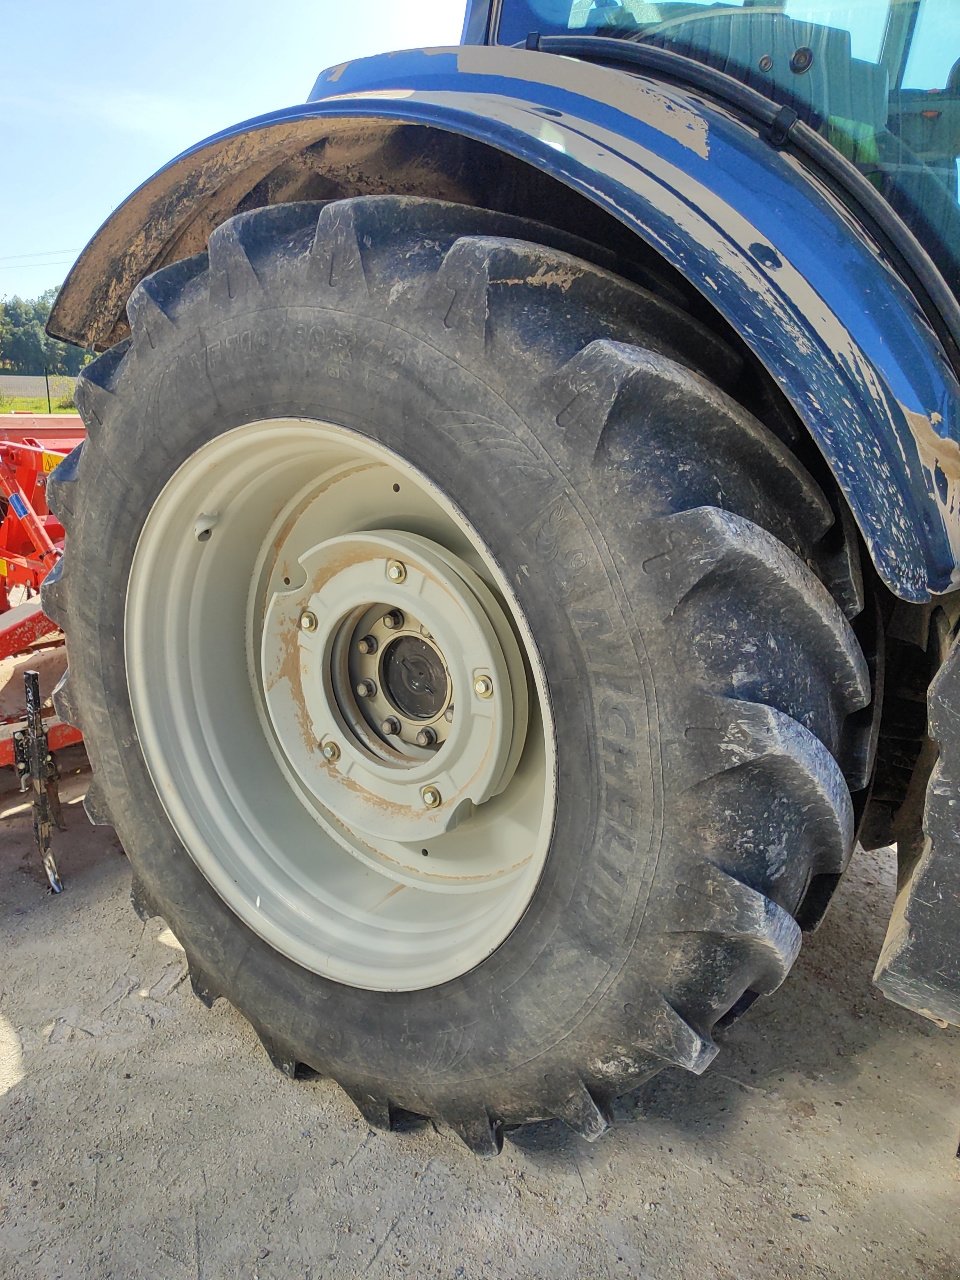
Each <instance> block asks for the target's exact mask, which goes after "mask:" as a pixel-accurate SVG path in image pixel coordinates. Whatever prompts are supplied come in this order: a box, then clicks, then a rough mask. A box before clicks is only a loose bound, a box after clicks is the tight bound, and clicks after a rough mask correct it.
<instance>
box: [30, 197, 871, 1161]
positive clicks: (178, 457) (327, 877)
mask: <svg viewBox="0 0 960 1280" xmlns="http://www.w3.org/2000/svg"><path fill="white" fill-rule="evenodd" d="M587 259H592V260H593V261H588V260H587ZM597 261H602V257H601V255H600V251H599V250H597V249H595V248H592V247H591V246H589V245H587V244H585V243H583V244H581V243H580V242H579V241H576V240H574V239H572V238H570V237H567V236H563V235H560V234H558V233H556V232H553V231H551V230H549V229H548V228H545V227H541V226H538V225H536V224H533V223H530V222H525V221H521V220H518V219H515V218H509V217H505V216H502V215H499V214H493V213H488V212H485V211H483V210H477V209H471V208H467V207H463V206H456V205H449V204H442V203H438V202H434V201H425V200H414V199H404V198H394V197H376V198H364V199H355V200H346V201H342V202H337V203H331V204H327V205H321V204H312V203H300V204H290V205H282V206H278V207H274V208H267V209H259V210H256V211H253V212H250V213H244V214H241V215H239V216H237V217H235V218H232V219H231V220H230V221H229V222H227V223H225V224H224V225H222V226H221V227H219V228H218V229H217V230H216V231H215V232H214V233H213V235H212V236H211V238H210V242H209V248H208V252H207V253H204V254H199V255H197V256H196V257H193V258H189V259H187V260H186V261H182V262H178V263H176V264H175V265H173V266H170V267H165V268H163V269H162V270H160V271H158V272H156V273H155V274H154V275H153V276H151V277H150V278H149V279H147V280H145V281H144V282H143V283H142V284H140V285H139V286H138V287H137V289H136V290H135V292H134V294H133V296H132V297H131V298H130V301H129V304H128V308H127V314H128V316H129V320H130V326H131V332H132V336H131V338H130V339H129V340H127V341H124V342H121V343H120V344H119V345H118V346H117V347H115V348H113V349H112V350H110V351H108V352H107V353H106V354H105V355H103V356H101V357H100V359H99V360H97V361H96V362H95V363H94V364H92V365H91V366H89V367H88V368H87V369H86V370H85V372H84V374H83V375H82V377H81V379H80V384H79V387H78V403H79V406H80V410H81V413H82V415H83V419H84V422H85V424H86V426H87V430H88V439H87V441H86V443H85V444H84V445H83V447H82V450H77V451H76V452H75V453H74V454H72V455H71V456H70V457H69V458H68V459H67V460H66V461H65V462H64V463H63V464H62V465H61V466H60V467H59V468H58V470H57V471H56V472H55V474H54V476H53V479H52V483H51V486H50V498H51V502H52V504H53V506H54V507H55V509H56V511H57V512H58V514H59V515H60V517H61V519H62V520H63V522H64V524H65V526H66V529H67V552H66V557H65V560H64V562H63V571H62V573H59V574H57V575H56V576H55V577H54V578H52V579H51V580H50V581H49V582H48V585H47V586H46V588H45V591H44V606H45V608H46V609H47V611H48V612H49V613H50V614H51V615H52V616H53V617H54V618H56V619H57V620H58V621H59V622H60V623H62V625H63V626H64V628H65V630H66V633H67V636H68V644H69V658H70V669H69V674H68V678H67V680H66V682H65V683H64V686H63V687H62V689H61V691H60V693H59V705H60V708H61V714H63V715H65V716H66V718H67V719H69V720H71V721H72V722H74V723H77V724H79V725H80V726H81V727H82V729H83V733H84V736H85V739H86V743H87V747H88V750H89V754H90V758H91V761H92V764H93V768H94V782H93V785H92V788H91V792H90V796H89V798H88V811H89V812H90V814H91V816H92V817H93V819H94V820H95V821H104V822H109V823H111V824H112V825H113V826H115V827H116V829H117V831H118V833H119V836H120V838H121V840H122V843H123V846H124V848H125V849H126V851H127V853H128V855H129V858H130V861H131V863H132V864H133V871H134V896H135V901H136V903H137V904H138V905H139V907H140V909H141V911H149V912H151V913H156V914H162V915H163V916H164V917H165V918H166V920H167V921H168V922H169V924H170V927H171V928H172V929H173V931H174V933H175V934H176V935H177V937H178V938H179V939H180V941H181V943H182V944H183V946H184V948H185V951H186V954H187V958H188V961H189V965H190V972H191V976H192V981H193V986H194V989H195V990H196V992H197V994H198V995H200V996H201V998H202V999H204V1000H205V1001H207V1002H209V1001H211V1000H213V999H215V998H216V997H220V996H222V997H225V998H226V999H228V1000H229V1001H230V1002H231V1003H232V1004H234V1005H235V1006H236V1008H237V1009H239V1010H240V1011H241V1012H242V1013H243V1014H245V1015H246V1017H247V1018H249V1019H250V1021H251V1022H252V1024H253V1025H254V1027H255V1028H256V1029H257V1031H258V1032H259V1034H260V1036H261V1038H262V1040H263V1042H264V1044H265V1046H266V1048H267V1050H268V1052H269V1054H270V1056H271V1057H272V1059H273V1061H274V1062H275V1063H276V1064H277V1065H278V1066H279V1067H281V1068H282V1069H283V1070H284V1071H286V1072H288V1073H289V1074H291V1075H295V1074H304V1073H306V1072H319V1073H321V1074H322V1075H324V1076H329V1077H332V1078H334V1079H335V1080H337V1081H339V1082H340V1084H341V1085H342V1086H343V1088H344V1089H345V1090H346V1091H347V1093H348V1094H349V1095H350V1097H351V1098H352V1099H353V1100H354V1101H355V1103H356V1104H357V1106H358V1107H359V1108H360V1110H361V1111H362V1113H363V1114H364V1116H366V1117H367V1118H368V1120H369V1121H370V1122H371V1123H372V1124H375V1125H380V1126H384V1127H389V1126H390V1125H391V1123H395V1122H396V1121H397V1119H398V1117H400V1116H403V1115H405V1114H408V1113H415V1114H418V1115H422V1116H429V1117H433V1118H435V1119H437V1120H439V1121H441V1122H445V1123H447V1124H449V1125H450V1126H452V1128H453V1129H454V1130H456V1131H457V1132H458V1133H459V1134H460V1135H461V1136H462V1137H463V1138H464V1140H465V1141H466V1142H467V1143H468V1144H469V1145H470V1146H471V1147H472V1148H473V1149H474V1150H476V1151H478V1152H480V1153H494V1152H496V1151H498V1150H499V1148H500V1145H501V1143H502V1135H503V1131H504V1129H505V1128H509V1127H511V1126H514V1125H517V1124H521V1123H523V1122H525V1121H529V1120H535V1119H538V1118H543V1117H560V1118H562V1119H563V1120H565V1121H566V1122H567V1123H568V1124H569V1125H571V1126H572V1127H573V1128H574V1129H576V1130H577V1131H578V1132H579V1133H581V1134H583V1135H584V1136H585V1137H588V1138H594V1137H596V1136H598V1135H599V1134H600V1133H601V1132H602V1131H603V1130H604V1128H605V1127H606V1125H607V1123H608V1117H609V1107H610V1103H611V1101H612V1099H613V1098H614V1097H615V1096H616V1095H617V1094H620V1093H622V1092H624V1091H626V1090H628V1089H630V1088H632V1087H634V1086H636V1085H637V1084H639V1083H640V1082H642V1081H644V1080H645V1079H647V1078H648V1077H649V1076H651V1075H652V1074H654V1073H655V1072H656V1071H657V1070H659V1069H660V1068H662V1067H664V1066H666V1065H668V1064H672V1065H677V1066H681V1067H685V1068H687V1069H688V1070H690V1071H693V1072H698V1073H699V1072H701V1071H703V1070H704V1068H705V1067H706V1066H707V1065H708V1063H709V1062H710V1061H711V1059H712V1058H713V1057H714V1055H715V1053H716V1051H717V1046H716V1044H715V1043H714V1040H713V1038H712V1032H713V1030H714V1028H715V1027H716V1026H717V1024H718V1023H721V1022H722V1021H724V1020H727V1019H729V1018H730V1017H732V1016H735V1015H736V1014H737V1013H738V1012H739V1011H741V1010H742V1009H743V1008H744V1007H745V1006H746V1005H747V1004H748V1003H749V1002H750V1001H751V1000H752V999H753V998H754V997H755V996H756V995H762V994H767V993H769V992H772V991H773V990H774V989H775V988H776V987H778V986H779V985H780V983H781V982H782V981H783V979H784V978H785V977H786V975H787V972H788V971H789V969H790V966H791V965H792V963H793V961H794V958H795V956H796V954H797V950H798V947H799V945H800V927H799V925H798V920H800V921H802V920H803V916H804V914H807V915H814V914H817V913H818V912H819V910H820V907H821V905H822V900H823V899H824V897H825V893H824V886H826V887H827V888H829V887H830V886H832V885H833V884H835V883H836V880H837V878H838V876H839V875H840V873H841V872H842V870H843V868H844V866H845V864H846V862H847V859H848V857H849V854H850V850H851V844H852V840H853V811H854V810H853V804H852V801H851V792H857V791H862V789H863V788H864V786H865V785H866V782H867V776H866V774H867V772H868V763H869V761H868V754H869V753H868V751H867V750H866V749H865V747H864V733H865V732H866V730H865V727H864V726H865V725H866V723H867V721H868V719H869V716H867V715H865V714H864V712H863V709H864V708H865V707H867V705H868V704H869V703H870V701H871V697H872V692H871V679H870V673H869V670H868V664H867V662H866V660H865V657H864V653H863V652H862V651H861V647H860V645H859V643H858V640H857V636H856V634H855V629H854V625H853V624H852V623H851V620H850V618H851V617H852V616H853V615H855V614H856V613H857V612H858V611H859V610H860V608H861V607H862V591H861V589H860V585H859V584H858V582H857V575H856V572H855V556H856V547H855V545H853V544H852V543H850V544H849V545H846V547H845V548H844V547H840V546H839V542H838V532H837V530H838V528H839V525H838V524H837V522H836V520H835V515H834V511H833V510H832V509H831V503H830V501H828V498H827V497H826V496H825V494H824V491H823V489H822V488H821V487H820V486H818V484H817V483H816V482H815V481H814V479H813V478H812V476H811V475H810V474H809V472H808V471H807V470H806V469H805V468H804V467H803V466H802V465H801V464H800V462H799V461H798V460H797V458H796V457H795V456H794V454H793V453H791V452H790V451H789V449H788V448H787V447H786V445H785V444H784V443H782V442H781V440H780V439H779V438H778V436H777V435H775V434H774V433H773V431H771V430H770V429H768V428H767V427H766V426H764V425H763V424H762V423H761V422H760V421H759V420H758V419H757V418H755V417H754V416H752V415H751V413H750V412H748V411H747V410H746V409H745V408H744V407H742V404H741V403H739V402H738V400H737V399H736V398H735V394H734V393H735V392H736V389H737V387H738V385H740V384H741V383H742V382H744V378H745V375H744V370H743V367H742V363H741V358H740V357H739V356H738V355H737V354H735V353H734V351H733V350H732V349H731V347H730V346H728V345H727V344H726V342H725V341H724V340H722V339H721V338H720V337H718V336H717V335H716V334H715V333H713V332H712V331H710V330H709V329H707V328H706V327H704V326H703V325H701V324H700V323H698V322H697V321H695V320H693V319H692V318H691V317H690V316H689V315H687V314H685V313H684V312H682V311H681V310H679V309H677V307H676V306H674V305H673V304H672V303H668V302H666V301H663V300H662V298H660V297H658V296H655V295H654V293H653V292H651V291H648V290H645V289H644V288H641V287H639V286H638V285H636V284H632V283H629V282H627V281H626V280H624V279H622V278H620V277H618V276H617V275H615V274H612V273H611V272H610V271H609V270H607V269H605V267H604V266H602V265H596V263H597ZM840 541H842V537H841V538H840ZM848 542H849V540H848ZM838 566H840V567H839V568H838ZM811 904H812V905H811Z"/></svg>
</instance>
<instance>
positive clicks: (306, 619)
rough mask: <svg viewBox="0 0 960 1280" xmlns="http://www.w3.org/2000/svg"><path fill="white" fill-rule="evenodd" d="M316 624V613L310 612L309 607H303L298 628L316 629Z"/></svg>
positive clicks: (303, 629)
mask: <svg viewBox="0 0 960 1280" xmlns="http://www.w3.org/2000/svg"><path fill="white" fill-rule="evenodd" d="M317 626H318V623H317V615H316V614H315V613H311V612H310V610H309V609H304V611H303V613H301V615H300V630H301V631H316V629H317Z"/></svg>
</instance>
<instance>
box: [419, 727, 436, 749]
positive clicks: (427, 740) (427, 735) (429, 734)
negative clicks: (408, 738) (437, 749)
mask: <svg viewBox="0 0 960 1280" xmlns="http://www.w3.org/2000/svg"><path fill="white" fill-rule="evenodd" d="M436 740H437V735H436V732H435V731H434V730H433V729H430V728H426V729H421V730H420V732H419V733H418V734H417V738H416V742H417V746H418V747H432V746H433V744H434V743H435V742H436Z"/></svg>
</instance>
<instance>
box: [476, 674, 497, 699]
mask: <svg viewBox="0 0 960 1280" xmlns="http://www.w3.org/2000/svg"><path fill="white" fill-rule="evenodd" d="M473 692H474V693H475V694H476V695H477V697H478V698H492V697H493V681H492V680H491V679H490V677H489V676H477V678H476V680H474V682H473Z"/></svg>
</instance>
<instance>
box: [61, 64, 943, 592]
mask: <svg viewBox="0 0 960 1280" xmlns="http://www.w3.org/2000/svg"><path fill="white" fill-rule="evenodd" d="M377 121H380V122H393V123H396V124H397V125H410V124H415V125H424V126H428V127H430V128H432V129H435V130H439V131H442V132H444V133H445V134H448V135H449V134H459V135H461V136H462V137H464V138H468V139H473V140H475V141H477V142H480V143H484V144H487V145H488V146H490V147H493V148H495V149H497V150H498V151H500V152H503V153H506V154H507V155H509V156H512V157H514V158H515V159H516V160H517V161H519V162H521V163H523V164H527V165H530V166H532V167H533V168H535V169H538V170H540V171H542V172H544V173H546V174H548V175H550V176H551V177H553V178H555V179H557V180H558V181H559V182H561V183H563V184H565V185H566V186H567V187H568V188H570V189H572V190H574V191H576V192H579V193H580V194H581V195H582V196H584V197H586V198H587V199H588V200H590V201H592V202H593V203H594V204H595V205H597V206H598V207H600V208H601V209H603V210H605V211H606V212H608V213H609V214H611V215H613V216H614V217H615V218H617V219H618V220H619V221H620V222H621V223H623V224H624V225H625V226H627V227H628V228H630V229H631V230H632V231H633V232H634V233H635V234H636V235H637V236H638V237H640V238H641V239H642V240H643V241H644V242H646V244H648V245H650V246H652V247H653V248H654V249H655V250H656V251H657V252H658V253H659V254H660V255H662V257H663V258H664V259H665V260H666V261H667V262H668V263H670V264H672V266H674V267H675V268H676V269H677V270H678V271H679V272H680V273H681V274H682V275H683V276H684V277H686V279H687V280H688V281H689V282H690V283H691V285H693V286H694V287H695V288H696V289H697V290H699V291H700V292H701V293H702V294H703V295H704V296H706V297H707V298H708V299H709V300H710V302H711V304H712V305H713V306H714V307H715V308H716V310H717V311H718V312H720V314H721V315H723V316H724V317H725V318H726V320H727V321H728V322H729V323H730V324H731V325H732V326H733V328H734V329H735V330H736V331H737V332H738V333H739V334H740V335H741V336H742V338H743V340H744V342H745V343H746V344H747V346H748V347H749V348H750V349H751V350H752V351H753V352H754V353H755V355H756V356H757V358H758V359H759V360H760V362H761V363H762V364H763V366H764V367H765V368H766V369H767V370H768V371H769V373H770V374H771V375H772V377H773V379H774V380H775V382H776V383H777V384H778V385H779V387H780V388H781V389H782V391H783V392H784V393H785V395H786V396H787V398H788V399H789V401H790V402H791V404H792V405H793V407H794V409H795V410H796V412H797V414H798V415H799V417H800V418H801V420H802V421H803V422H804V423H805V424H806V427H807V429H808V430H809V431H810V433H811V435H812V436H813V438H814V439H815V440H816V442H817V444H818V445H819V447H820V449H821V451H822V452H823V454H824V456H825V458H826V460H827V462H828V463H829V465H830V467H831V469H832V471H833V473H834V475H835V476H836V479H837V482H838V484H839V486H840V488H841V490H842V491H843V493H844V494H845V496H846V498H847V501H848V502H849V505H850V509H851V511H852V512H853V514H854V517H855V518H856V520H857V523H858V525H859V527H860V530H861V531H862V533H863V536H864V539H865V542H866V544H867V547H868V548H869V551H870V554H871V556H872V558H873V561H874V563H875V565H876V568H877V570H878V572H879V573H880V575H881V577H882V578H883V579H884V581H885V582H886V583H887V585H888V586H889V587H890V589H891V590H892V591H893V592H894V593H895V594H896V595H898V596H899V597H901V598H902V599H904V600H908V601H925V600H928V599H930V598H931V596H932V595H934V594H936V593H941V592H946V591H949V590H951V589H952V588H954V587H955V586H956V585H958V584H960V510H958V495H960V384H958V382H957V379H956V377H955V375H954V373H953V371H952V369H951V367H950V365H949V362H948V360H947V357H946V355H945V353H944V351H943V349H942V347H941V345H940V343H939V341H938V339H937V337H936V336H935V334H934V333H933V331H932V329H931V328H930V326H929V324H928V323H927V322H926V320H925V319H924V317H923V315H922V313H921V311H920V308H919V305H918V303H917V302H916V300H915V298H914V297H913V295H912V294H911V293H910V291H909V290H908V288H907V286H906V285H905V284H904V283H903V282H902V281H901V280H900V278H899V277H898V276H897V275H896V274H895V273H894V271H893V269H892V268H891V266H890V265H889V264H888V263H887V262H886V261H885V260H884V259H883V258H882V257H881V255H880V253H879V252H878V250H877V248H876V246H875V245H874V244H873V243H872V242H871V241H870V240H869V239H868V237H867V236H866V234H865V233H864V232H863V231H862V230H861V229H860V228H859V227H858V226H857V224H856V223H855V221H854V219H853V218H852V217H851V215H850V214H849V213H848V212H847V211H846V210H844V209H843V208H842V207H841V206H840V204H839V203H838V202H837V201H836V200H835V198H834V197H832V196H831V195H830V194H829V193H828V192H827V191H826V190H825V189H824V188H823V187H822V186H821V185H819V184H818V183H817V182H815V181H814V180H813V179H812V178H811V177H810V176H809V175H808V174H807V173H805V172H804V170H803V169H802V168H801V166H800V164H799V163H798V162H797V161H796V160H795V159H792V158H791V157H789V156H787V155H785V154H784V153H782V152H780V151H778V150H776V149H775V148H774V147H773V146H772V145H771V144H770V143H769V142H767V141H766V140H764V139H763V138H761V137H760V136H759V135H758V133H757V132H756V131H755V130H752V129H750V128H748V127H747V126H746V125H744V124H743V123H741V122H740V121H738V120H737V119H735V118H734V117H733V116H732V115H731V114H730V113H729V112H727V111H725V110H724V109H723V108H721V107H719V106H713V105H710V104H709V103H707V102H705V101H703V100H702V99H700V98H698V97H697V96H695V95H694V94H692V93H690V92H687V91H685V90H682V89H679V88H675V87H668V86H666V85H664V84H662V83H659V82H657V81H656V80H654V79H651V78H648V77H645V76H642V75H637V74H633V73H627V72H624V71H621V70H615V69H611V68H607V67H601V66H597V65H592V64H588V63H585V62H578V61H576V60H574V59H571V58H564V57H557V56H555V55H551V54H546V53H538V52H533V51H529V50H521V49H510V48H502V47H501V48H496V47H495V48H488V47H477V46H462V47H458V48H453V49H433V50H416V51H411V52H406V53H398V54H389V55H384V56H381V57H376V58H369V59H363V60H360V61H357V62H352V63H347V64H344V65H343V66H339V67H334V68H332V69H331V70H329V71H325V72H324V73H323V74H322V75H321V76H320V78H319V80H318V81H317V84H316V86H315V88H314V90H313V93H312V95H311V98H310V100H309V101H308V102H307V103H306V104H303V105H300V106H296V107H291V108H287V109H285V110H282V111H277V112H274V113H272V114H270V115H265V116H261V117H259V118H257V119H255V120H251V121H247V122H245V123H243V124H239V125H237V126H235V127H233V128H231V129H227V130H225V131H224V132H222V133H219V134H216V135H214V136H213V137H211V138H209V139H207V140H206V141H204V142H201V143H199V144H198V145H197V146H195V147H193V148H191V149H190V150H189V151H186V152H184V153H183V154H182V155H181V156H179V157H178V158H177V159H175V160H174V161H172V162H171V163H170V164H169V165H167V166H166V167H165V168H164V169H162V170H160V172H159V173H158V174H157V175H155V176H154V177H153V178H151V179H150V180H149V181H147V182H146V183H145V184H144V185H143V186H141V187H140V188H139V189H138V190H137V191H136V192H135V193H134V194H133V195H132V196H130V197H129V199H128V200H127V201H126V202H125V203H124V204H123V205H121V206H120V208H119V209H118V210H117V211H116V212H115V213H114V214H113V215H112V216H111V218H110V219H108V221H107V222H106V223H105V224H104V226H103V227H102V228H101V229H100V231H99V232H97V234H96V235H95V237H94V238H93V240H92V241H91V242H90V244H89V245H88V246H87V248H86V249H85V250H84V252H83V254H82V255H81V257H80V258H79V259H78V261H77V263H76V265H75V266H74V268H73V269H72V271H71V272H70V275H69V276H68V278H67V281H66V283H65V284H64V287H63V289H62V290H61V293H60V295H59V297H58V299H57V302H56V305H55V307H54V310H53V313H52V316H51V320H50V324H49V329H50V332H51V333H52V334H53V335H54V336H57V337H60V338H63V339H65V340H67V341H71V342H77V343H81V344H86V345H95V346H100V347H102V346H104V345H106V343H107V342H108V341H110V340H116V337H117V332H116V330H117V326H118V324H122V317H123V308H124V305H125V303H126V299H127V298H128V297H129V295H130V292H131V290H132V289H133V287H134V286H135V285H136V283H137V282H138V281H139V280H140V279H141V278H142V277H143V276H145V275H147V274H149V272H151V271H152V270H155V269H156V268H157V267H158V266H161V265H164V264H166V263H168V262H171V261H175V260H176V259H177V258H178V257H183V256H186V255H187V254H188V253H192V252H196V249H197V247H198V246H197V245H196V244H194V243H193V242H192V241H191V237H190V234H189V231H190V228H191V227H196V226H197V225H198V221H199V222H200V223H202V222H203V218H202V217H199V215H200V214H202V213H203V211H204V210H206V211H207V212H208V213H209V212H210V211H211V210H225V212H223V214H222V216H223V217H228V216H230V215H231V214H232V213H233V212H235V211H236V210H237V209H238V208H243V207H249V205H245V204H244V203H243V201H244V199H245V198H248V197H249V194H250V193H251V191H252V190H253V189H254V188H255V186H256V184H257V183H258V182H260V181H261V180H262V179H263V178H264V177H265V176H266V175H267V174H268V173H270V172H271V170H273V169H275V168H276V167H277V166H278V165H279V164H281V163H283V162H284V161H286V160H289V159H290V158H291V157H293V156H296V155H298V154H301V153H304V152H306V150H307V148H310V149H311V151H312V155H313V157H314V163H315V164H316V163H319V164H320V166H321V168H322V148H323V140H324V139H325V138H328V137H329V136H330V135H331V133H332V131H334V130H337V129H339V130H341V131H342V130H343V129H346V128H350V127H353V128H355V129H358V130H359V129H361V128H362V127H369V125H370V123H371V122H377ZM318 154H319V161H318V160H317V156H318ZM381 180H382V184H383V185H382V190H384V191H390V190H392V189H396V188H393V187H391V174H390V172H389V171H386V172H384V173H383V175H382V179H381ZM402 193H403V194H430V195H435V194H437V192H436V190H432V191H426V192H424V191H419V190H410V187H409V184H407V185H404V186H403V187H402ZM541 216H544V217H545V220H549V210H546V211H544V212H543V214H542V215H541ZM207 223H208V224H209V223H210V217H208V218H207Z"/></svg>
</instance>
